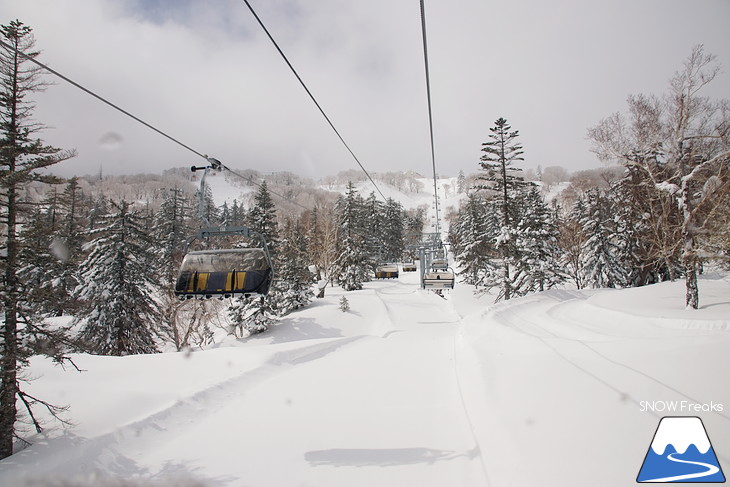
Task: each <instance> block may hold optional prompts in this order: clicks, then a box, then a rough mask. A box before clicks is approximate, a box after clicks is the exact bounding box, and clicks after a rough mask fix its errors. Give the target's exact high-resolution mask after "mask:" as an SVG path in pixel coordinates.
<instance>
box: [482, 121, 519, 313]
mask: <svg viewBox="0 0 730 487" xmlns="http://www.w3.org/2000/svg"><path fill="white" fill-rule="evenodd" d="M489 131H490V132H491V134H489V138H490V140H489V141H487V142H484V143H483V144H482V152H484V155H483V156H482V157H481V162H480V167H481V170H482V171H483V172H484V173H485V174H482V175H480V176H479V177H478V179H479V180H480V181H484V183H482V184H480V185H479V186H478V187H479V188H480V189H487V190H490V191H492V192H494V196H493V198H494V201H495V203H496V208H497V210H498V212H499V213H498V214H499V220H500V225H501V228H500V230H499V235H498V236H497V238H496V247H497V248H498V249H499V252H500V254H501V256H502V263H501V268H500V270H499V278H500V279H501V282H502V284H501V289H500V293H499V298H502V299H510V297H512V289H511V286H512V277H511V275H510V264H511V262H513V261H514V260H515V259H516V257H517V248H516V245H515V242H514V239H513V238H512V235H513V233H514V231H515V225H516V223H517V221H518V220H519V214H518V213H519V210H520V205H519V202H518V195H519V194H520V193H521V190H522V189H523V188H525V187H526V186H528V185H529V184H530V183H526V182H525V180H524V178H523V177H522V176H521V173H522V170H521V169H520V168H517V167H514V166H513V164H514V163H515V162H517V161H522V160H524V158H523V157H522V154H523V153H524V152H523V150H522V145H521V144H520V143H519V142H517V137H518V136H519V131H517V130H514V131H513V130H512V127H511V126H510V125H509V124H508V123H507V120H505V119H504V118H499V119H497V121H496V122H495V123H494V127H492V128H490V129H489Z"/></svg>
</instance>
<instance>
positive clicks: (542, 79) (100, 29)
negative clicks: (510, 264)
mask: <svg viewBox="0 0 730 487" xmlns="http://www.w3.org/2000/svg"><path fill="white" fill-rule="evenodd" d="M250 2H251V4H252V6H253V7H254V9H256V11H257V13H258V14H259V16H260V17H261V18H262V20H263V22H264V23H265V24H266V26H267V27H268V29H269V30H270V31H271V33H272V35H273V36H274V38H275V39H276V40H277V41H278V42H279V44H280V46H281V48H282V49H283V50H284V52H285V53H286V54H287V56H288V57H289V59H290V61H291V62H292V64H293V65H294V67H295V68H297V70H298V71H299V73H300V75H301V76H302V78H303V79H304V81H305V82H306V83H307V85H308V86H309V88H310V90H311V91H312V92H313V94H314V95H315V97H316V98H317V99H318V100H319V102H320V104H321V105H322V107H323V108H324V109H325V111H326V112H327V113H328V115H329V116H330V118H331V119H332V121H333V122H334V124H335V126H336V127H337V128H338V130H339V131H340V133H341V134H342V136H343V137H344V138H345V140H346V141H347V142H348V144H349V145H350V147H351V148H352V150H353V151H354V152H355V154H356V155H357V156H358V158H359V159H360V161H361V162H362V163H363V165H364V166H365V167H366V168H367V169H368V170H369V171H373V172H378V171H389V170H416V171H418V172H420V173H422V174H424V175H430V173H431V156H430V145H429V134H428V112H427V103H426V89H425V76H424V66H423V49H422V41H421V19H420V8H419V1H418V0H368V1H362V0H250ZM425 4H426V19H427V28H428V33H427V35H428V48H429V62H430V68H431V90H432V101H433V116H434V131H435V137H436V141H435V148H436V164H437V170H438V172H439V173H441V174H443V175H456V174H457V173H458V172H459V170H464V171H465V172H466V173H471V172H475V171H476V170H477V168H478V162H479V157H480V156H481V152H480V149H481V144H482V143H483V142H485V141H486V140H487V137H488V134H489V128H490V127H492V126H493V125H494V121H495V120H496V119H497V118H499V117H504V118H506V119H507V121H508V122H509V123H510V124H511V125H512V128H513V129H516V130H519V131H520V140H521V142H522V144H523V146H524V150H525V162H524V167H533V168H534V167H537V166H538V165H541V166H543V167H546V166H551V165H562V166H564V167H566V168H567V169H569V170H571V171H575V170H580V169H584V168H590V167H596V166H598V165H600V163H599V161H598V160H597V159H596V157H595V156H594V155H593V154H592V153H591V152H590V144H589V143H588V141H587V140H586V131H587V129H588V128H589V127H591V126H593V125H595V124H596V123H597V122H598V121H599V120H601V119H602V118H605V117H607V116H608V115H610V114H611V113H613V112H616V111H622V110H623V109H624V108H625V101H626V98H627V96H628V95H629V94H637V93H647V94H648V93H654V94H661V93H663V92H664V91H666V87H667V84H668V79H669V78H670V77H671V75H672V74H673V73H674V72H675V71H676V70H678V69H680V67H681V65H682V62H683V61H684V60H685V59H686V58H687V56H688V55H689V54H690V51H691V49H692V47H693V46H694V45H696V44H704V46H705V51H706V52H709V53H713V54H716V55H717V56H718V59H719V61H720V62H721V63H722V64H723V66H724V69H723V74H722V75H721V76H720V77H719V78H717V79H716V80H715V81H714V82H713V84H712V85H711V87H710V88H711V89H710V90H708V91H707V93H706V94H707V95H709V96H712V97H714V98H730V74H728V71H730V1H728V0H693V1H690V0H603V1H589V0H553V1H546V0H509V1H506V0H503V1H494V0H426V3H425ZM2 16H3V18H2V19H0V21H2V23H3V24H7V23H8V22H9V21H10V20H13V19H16V18H17V19H19V20H21V21H22V22H24V23H25V24H27V25H29V26H30V27H31V28H33V30H34V34H35V38H36V43H37V48H38V49H40V50H41V51H42V54H41V55H40V57H39V58H38V59H39V60H40V61H41V62H44V63H46V64H48V65H50V66H51V67H53V68H54V69H56V70H58V71H60V72H61V73H63V74H65V75H66V76H68V77H70V78H72V79H73V80H75V81H76V82H78V83H80V84H82V85H84V86H86V87H87V88H89V89H90V90H92V91H95V92H97V93H98V94H99V95H101V96H103V97H106V98H108V99H109V100H110V101H112V102H113V103H115V104H117V105H119V106H121V107H123V108H124V109H126V110H128V111H129V112H131V113H133V114H135V115H136V116H138V117H139V118H141V119H143V120H145V121H147V122H148V123H150V124H152V125H155V126H157V127H158V128H159V129H161V130H162V131H164V132H166V133H168V134H170V135H171V136H172V137H175V138H177V139H179V140H180V141H182V142H183V143H184V144H186V145H188V146H190V147H192V148H193V149H195V150H196V151H198V152H201V153H205V154H208V155H210V156H213V157H216V158H218V159H220V160H221V161H223V162H224V163H225V164H227V165H228V166H230V167H233V168H241V169H244V168H251V169H255V170H258V171H262V172H270V171H281V170H289V171H293V172H295V173H298V174H301V175H303V176H307V177H314V178H318V177H321V176H326V175H331V174H335V173H337V172H338V171H341V170H346V169H356V168H357V166H356V163H355V162H354V160H353V159H352V157H351V156H350V154H349V153H348V152H347V151H346V149H345V148H344V146H343V145H342V144H341V142H340V141H339V139H337V137H336V136H335V134H334V133H333V132H332V130H331V129H330V127H329V126H328V125H327V124H326V121H325V120H324V119H323V117H322V116H321V114H320V113H319V112H318V111H317V109H316V107H315V106H314V104H313V103H312V102H311V100H310V99H309V98H308V97H307V95H306V93H305V92H304V90H303V89H302V88H301V86H300V85H299V84H298V82H297V80H296V78H295V77H294V76H293V74H292V73H291V72H290V71H289V69H288V68H287V66H286V65H285V63H284V62H283V60H282V59H281V58H280V57H279V55H278V53H277V52H276V51H275V49H274V47H273V45H272V44H271V43H270V41H269V40H268V38H266V37H265V34H264V33H263V31H262V30H261V29H260V27H259V26H258V24H256V22H255V19H254V18H253V16H252V15H251V14H250V12H249V11H248V9H247V7H246V5H245V3H244V2H243V0H207V1H203V0H5V1H4V2H3V8H2ZM48 78H49V80H51V78H52V77H51V76H50V75H49V76H48ZM53 81H55V85H53V86H50V87H49V88H48V89H47V91H46V92H45V93H42V94H39V95H37V96H36V99H37V108H36V110H35V118H36V119H37V121H39V122H42V123H44V124H46V125H47V126H49V129H48V130H47V131H46V132H44V133H43V134H42V136H43V138H44V140H45V141H46V142H48V143H51V144H54V145H56V146H57V147H61V148H64V149H71V148H75V149H76V150H77V152H78V156H77V157H76V158H74V159H72V160H69V161H66V162H63V163H61V164H59V165H58V166H56V168H55V170H56V172H57V173H59V174H62V175H64V176H70V175H84V174H89V173H96V172H98V171H99V168H100V167H103V171H104V173H105V174H134V173H140V172H152V173H159V172H161V171H163V170H165V169H168V168H171V167H178V166H189V165H192V164H200V163H201V162H204V161H202V159H200V158H198V157H197V156H195V155H194V154H193V153H191V152H188V151H186V150H185V149H183V148H181V147H180V146H178V145H176V144H174V143H173V142H171V141H169V140H167V139H165V138H164V137H162V136H160V135H158V134H156V133H154V132H152V131H151V130H149V129H148V128H146V127H144V126H142V125H139V124H138V123H137V122H134V121H132V120H131V119H129V118H127V117H125V116H124V115H122V114H120V113H118V112H116V111H114V110H113V109H111V108H109V107H108V106H106V105H104V104H102V103H101V102H99V101H98V100H96V99H94V98H92V97H91V96H89V95H88V94H85V93H83V92H82V91H80V90H78V89H77V88H74V87H73V86H71V85H68V84H67V83H66V82H64V81H62V80H56V79H54V80H53Z"/></svg>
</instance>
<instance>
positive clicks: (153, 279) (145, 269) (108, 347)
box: [75, 201, 161, 355]
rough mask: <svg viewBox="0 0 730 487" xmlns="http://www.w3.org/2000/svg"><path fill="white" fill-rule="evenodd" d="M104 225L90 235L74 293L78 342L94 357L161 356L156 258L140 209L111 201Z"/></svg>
mask: <svg viewBox="0 0 730 487" xmlns="http://www.w3.org/2000/svg"><path fill="white" fill-rule="evenodd" d="M112 207H113V209H114V213H111V214H109V215H106V217H104V219H103V220H104V223H105V225H103V226H101V227H100V228H98V229H96V230H93V231H91V232H90V236H91V237H93V240H91V242H89V243H88V244H87V246H86V247H87V249H89V254H88V256H87V257H86V259H85V260H84V261H83V262H82V264H81V266H80V282H81V284H80V285H79V286H78V287H77V288H76V291H75V295H76V297H77V298H78V299H79V300H80V303H81V306H80V310H79V312H78V314H77V316H76V318H75V319H76V321H77V322H80V323H83V328H82V330H81V332H80V335H79V338H80V340H81V341H82V343H83V344H84V346H85V347H86V348H87V349H88V350H89V351H91V352H93V353H98V354H102V355H132V354H141V353H153V352H157V351H158V349H157V344H156V342H155V330H154V327H155V326H156V325H157V324H159V323H160V322H161V317H160V312H159V309H158V306H159V305H158V302H157V301H156V299H155V297H154V296H153V293H155V291H156V290H157V284H158V278H157V275H156V274H155V271H154V269H155V266H154V265H153V264H154V260H155V256H154V254H153V253H152V251H151V239H150V237H149V236H148V234H147V232H146V230H145V229H144V227H143V224H144V222H143V221H142V218H141V217H140V214H139V212H138V211H135V210H134V209H133V208H132V207H131V206H130V205H129V203H126V202H124V201H123V202H121V203H119V204H116V203H112Z"/></svg>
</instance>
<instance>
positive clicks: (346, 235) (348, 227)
mask: <svg viewBox="0 0 730 487" xmlns="http://www.w3.org/2000/svg"><path fill="white" fill-rule="evenodd" d="M360 201H361V200H360V198H359V195H358V193H357V190H355V187H354V185H353V184H352V182H350V183H348V185H347V192H346V193H345V197H344V198H340V199H339V200H338V204H337V210H338V211H337V212H338V214H339V221H340V228H339V231H340V234H339V238H338V256H337V261H336V264H337V268H338V273H337V274H338V281H339V283H340V286H342V288H343V289H344V290H345V291H355V290H358V289H362V284H363V282H365V281H366V280H367V278H368V277H367V269H368V267H369V266H368V256H367V253H366V251H365V236H364V235H363V234H362V231H361V228H362V226H363V225H362V221H361V215H362V211H361V202H360Z"/></svg>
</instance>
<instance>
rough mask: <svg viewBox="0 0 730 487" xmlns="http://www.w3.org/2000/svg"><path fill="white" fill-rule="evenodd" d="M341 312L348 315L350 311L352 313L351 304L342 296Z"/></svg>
mask: <svg viewBox="0 0 730 487" xmlns="http://www.w3.org/2000/svg"><path fill="white" fill-rule="evenodd" d="M340 311H342V312H343V313H347V312H348V311H350V302H349V301H348V300H347V298H346V297H345V296H342V297H341V298H340Z"/></svg>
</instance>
